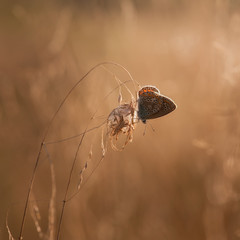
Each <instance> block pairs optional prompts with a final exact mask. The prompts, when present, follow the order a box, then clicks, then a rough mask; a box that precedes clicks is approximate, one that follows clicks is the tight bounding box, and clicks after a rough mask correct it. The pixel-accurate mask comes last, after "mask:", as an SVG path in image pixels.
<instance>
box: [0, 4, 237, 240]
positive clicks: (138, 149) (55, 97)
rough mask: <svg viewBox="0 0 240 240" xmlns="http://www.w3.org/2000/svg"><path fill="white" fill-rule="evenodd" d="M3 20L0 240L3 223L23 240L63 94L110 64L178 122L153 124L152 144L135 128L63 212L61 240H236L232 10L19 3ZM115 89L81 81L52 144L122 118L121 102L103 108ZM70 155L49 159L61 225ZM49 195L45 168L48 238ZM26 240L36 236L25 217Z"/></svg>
mask: <svg viewBox="0 0 240 240" xmlns="http://www.w3.org/2000/svg"><path fill="white" fill-rule="evenodd" d="M0 18H1V21H0V26H1V33H0V36H1V37H0V52H1V55H0V75H1V78H0V106H1V108H0V124H1V126H2V127H1V132H0V136H1V146H0V155H1V168H0V175H1V179H2V181H1V185H0V190H1V193H2V194H1V196H2V197H1V213H0V221H1V231H0V236H1V238H3V239H6V238H7V231H6V230H4V224H5V217H6V212H7V210H8V211H9V220H8V222H9V227H10V229H11V231H12V233H13V235H14V236H16V237H17V236H18V231H19V227H20V222H21V218H22V211H23V205H24V200H25V198H26V192H27V186H28V183H29V179H30V174H31V171H32V168H33V166H34V161H35V157H36V155H37V151H38V147H39V144H40V141H41V137H42V135H43V132H44V130H45V127H46V126H47V123H48V122H49V120H50V118H51V116H52V114H53V112H54V111H55V110H56V108H57V106H58V104H59V103H60V101H61V99H62V98H63V96H64V95H65V94H66V92H67V90H68V89H70V87H71V86H72V85H73V84H74V83H75V82H76V81H77V80H78V79H79V78H80V77H81V76H82V75H83V74H84V73H86V72H87V70H89V68H90V67H92V66H93V65H95V64H96V63H98V62H102V61H104V60H112V61H115V62H119V63H121V64H122V65H124V66H125V67H127V69H128V70H129V71H130V72H131V73H132V75H133V77H134V78H135V79H136V80H137V81H139V82H140V83H141V84H142V85H145V84H151V85H156V86H157V87H158V88H159V89H160V91H161V92H162V93H163V94H165V95H167V96H170V97H171V98H173V99H174V100H175V101H176V103H177V105H178V109H177V110H176V111H175V112H173V113H172V114H170V115H168V116H166V117H163V118H160V119H156V120H152V121H149V123H148V126H147V133H146V135H145V136H143V132H144V126H143V125H142V124H139V126H138V127H137V129H136V131H135V133H134V141H133V143H132V144H130V145H128V146H127V148H126V149H125V150H124V151H123V152H120V153H118V152H112V151H108V155H107V157H106V159H105V160H104V162H103V163H102V164H101V166H100V167H99V168H98V170H97V171H96V172H95V173H94V175H93V177H92V178H91V180H90V181H89V182H88V184H87V185H86V186H85V187H84V189H83V190H82V191H81V193H80V194H79V195H78V196H77V197H76V198H75V199H74V200H72V202H70V203H69V205H68V206H67V208H66V212H65V215H64V219H63V226H62V239H104V240H106V239H131V240H132V239H184V240H185V239H238V238H239V237H240V221H239V216H240V215H239V211H240V209H239V183H240V182H239V175H240V174H239V173H240V168H239V102H240V94H239V90H240V89H239V86H240V85H239V76H240V64H239V62H240V61H239V60H240V59H239V58H240V54H239V53H240V47H239V41H240V30H239V24H240V6H239V3H238V1H230V0H218V1H199V2H197V1H194V2H190V1H186V0H185V1H148V3H147V4H146V3H143V2H131V1H121V2H119V3H116V4H112V3H110V2H108V1H102V2H101V3H100V2H98V1H95V2H92V3H91V4H89V5H88V4H83V3H76V2H74V1H72V2H71V3H68V4H63V3H62V4H60V3H52V4H49V3H47V2H41V4H36V3H31V4H29V3H28V2H27V1H23V2H21V3H20V2H18V3H4V4H3V7H2V8H1V15H0ZM110 69H111V71H113V72H114V73H116V74H118V76H119V78H120V79H121V80H122V81H124V80H127V76H126V75H125V74H123V73H122V72H121V71H120V70H119V69H116V68H110ZM114 81H115V80H114V79H113V78H112V77H111V76H110V75H109V74H108V73H106V71H104V70H103V69H98V70H97V71H96V72H95V73H94V74H92V75H91V76H90V77H89V78H88V79H87V80H86V81H85V82H83V84H82V85H81V86H80V87H79V88H78V89H77V90H76V92H74V94H73V96H72V98H71V99H70V100H69V102H68V103H67V104H66V106H64V108H63V110H62V113H60V115H59V117H58V119H57V121H56V123H55V125H54V127H53V129H52V132H51V133H50V136H49V138H50V139H49V140H51V137H52V138H54V137H64V136H65V137H68V136H71V135H74V134H77V133H79V132H81V131H83V130H84V128H85V126H86V123H87V122H88V120H89V117H90V116H91V114H92V113H93V112H94V110H95V109H96V106H97V104H98V103H99V102H100V103H102V106H101V107H102V109H103V114H105V117H106V114H108V113H109V112H110V111H111V109H112V108H113V107H114V106H116V105H117V92H116V94H115V95H113V96H111V97H110V100H109V101H105V102H103V101H102V99H103V97H104V96H105V95H106V94H107V93H108V92H109V91H110V90H111V89H112V88H113V87H114ZM99 115H101V114H99ZM99 119H100V120H99ZM98 120H99V121H101V118H98ZM98 120H96V121H98ZM150 124H151V125H152V126H153V127H154V129H155V132H152V130H151V127H150ZM99 134H100V133H99V132H98V133H97V131H96V134H95V133H93V134H92V135H89V137H88V139H86V142H85V143H84V145H83V148H82V152H88V151H89V149H90V146H91V143H92V142H94V138H96V142H97V143H98V138H97V137H98V135H99ZM97 143H96V145H94V147H95V149H94V151H95V156H94V155H93V158H94V159H95V160H93V163H94V161H96V160H97V156H98V154H99V152H100V143H99V146H98V145H97ZM76 144H77V141H76V140H74V141H73V142H67V143H62V144H60V145H52V146H49V151H51V156H52V158H53V159H54V164H55V167H56V175H57V201H58V202H57V206H58V209H57V212H58V214H59V209H60V206H61V200H62V197H63V191H64V189H65V186H66V179H67V176H68V171H69V168H70V163H71V159H72V158H73V155H74V147H76ZM82 156H83V159H81V160H82V161H81V160H80V164H79V166H78V167H79V168H80V167H81V164H83V161H84V160H85V158H84V156H85V155H83V153H82ZM49 186H50V176H49V166H48V162H47V160H46V158H45V157H44V156H43V157H42V159H41V163H40V167H39V171H38V174H37V176H36V182H35V186H34V192H35V197H36V199H38V200H39V203H38V204H39V206H40V211H41V214H42V225H43V229H44V227H46V226H47V223H46V217H47V206H48V200H49V193H50V189H49ZM72 191H74V186H72ZM24 236H25V239H36V236H37V235H36V231H35V229H34V226H33V221H32V219H31V218H30V216H29V215H28V217H27V222H26V228H25V231H24Z"/></svg>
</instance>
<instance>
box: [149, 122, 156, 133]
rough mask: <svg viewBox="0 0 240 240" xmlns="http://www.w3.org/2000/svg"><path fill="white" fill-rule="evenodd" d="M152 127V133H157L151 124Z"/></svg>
mask: <svg viewBox="0 0 240 240" xmlns="http://www.w3.org/2000/svg"><path fill="white" fill-rule="evenodd" d="M150 126H151V128H152V131H153V132H154V133H156V130H155V128H154V127H153V126H152V124H151V123H150Z"/></svg>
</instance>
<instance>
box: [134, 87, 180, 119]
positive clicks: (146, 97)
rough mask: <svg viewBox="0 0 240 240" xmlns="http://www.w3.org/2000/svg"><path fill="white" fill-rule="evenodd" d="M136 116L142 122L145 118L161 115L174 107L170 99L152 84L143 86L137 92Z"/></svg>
mask: <svg viewBox="0 0 240 240" xmlns="http://www.w3.org/2000/svg"><path fill="white" fill-rule="evenodd" d="M138 96H139V98H138V117H139V119H141V120H142V122H143V123H146V120H147V119H154V118H159V117H162V116H164V115H166V114H168V113H170V112H172V111H174V110H175V109H176V107H177V106H176V104H175V103H174V102H173V100H172V99H170V98H168V97H166V96H164V95H162V94H160V91H159V90H158V89H157V88H156V87H154V86H145V87H143V88H141V90H140V91H139V92H138Z"/></svg>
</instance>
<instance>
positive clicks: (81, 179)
mask: <svg viewBox="0 0 240 240" xmlns="http://www.w3.org/2000/svg"><path fill="white" fill-rule="evenodd" d="M87 167H88V162H87V161H86V163H85V165H84V167H83V168H82V169H81V171H80V173H79V175H80V179H79V183H78V186H77V189H78V190H79V189H80V188H81V184H82V181H83V173H84V171H85V170H87Z"/></svg>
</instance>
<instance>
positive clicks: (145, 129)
mask: <svg viewBox="0 0 240 240" xmlns="http://www.w3.org/2000/svg"><path fill="white" fill-rule="evenodd" d="M146 131H147V124H145V128H144V132H143V136H145V134H146Z"/></svg>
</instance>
